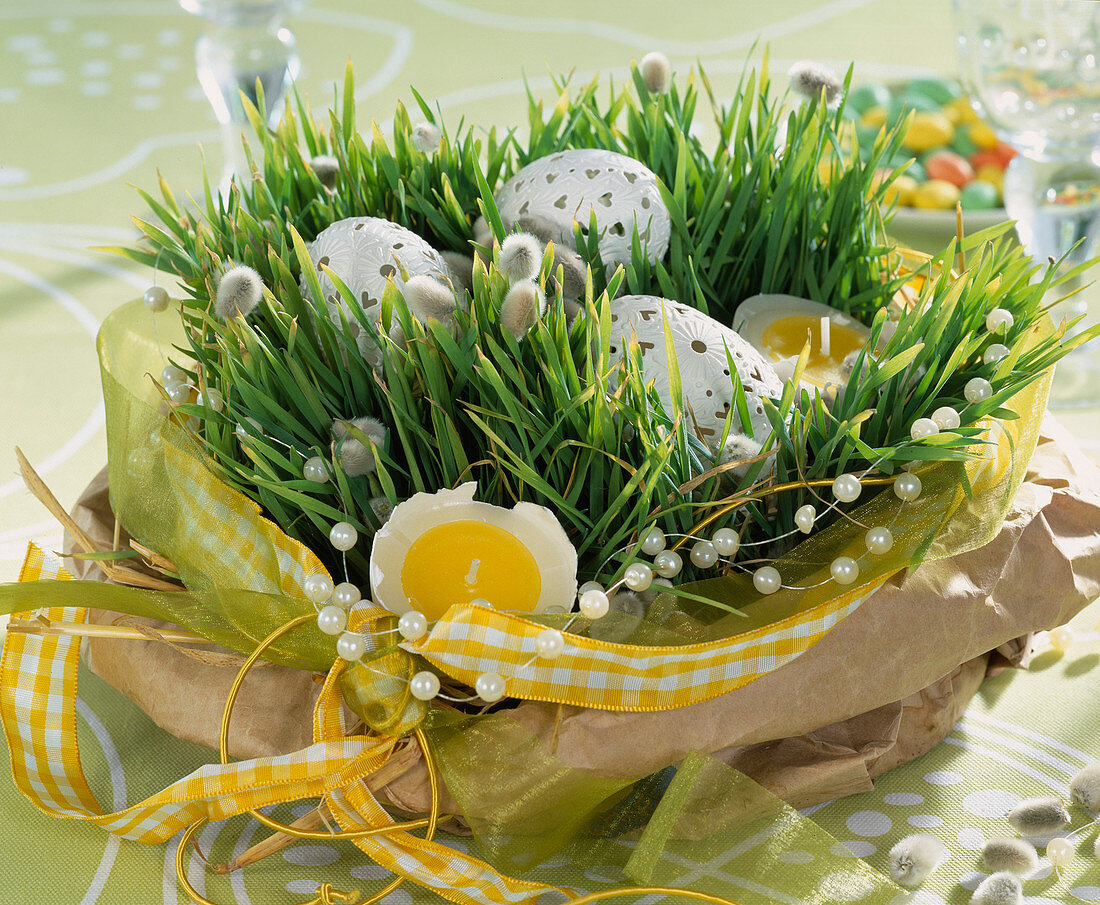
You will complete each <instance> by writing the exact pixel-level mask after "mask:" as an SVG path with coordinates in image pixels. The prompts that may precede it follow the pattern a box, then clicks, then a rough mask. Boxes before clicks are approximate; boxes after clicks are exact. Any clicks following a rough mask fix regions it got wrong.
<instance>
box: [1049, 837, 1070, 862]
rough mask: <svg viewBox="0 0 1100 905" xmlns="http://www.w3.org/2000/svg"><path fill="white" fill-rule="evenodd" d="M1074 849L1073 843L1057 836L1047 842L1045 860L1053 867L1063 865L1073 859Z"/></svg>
mask: <svg viewBox="0 0 1100 905" xmlns="http://www.w3.org/2000/svg"><path fill="white" fill-rule="evenodd" d="M1075 854H1076V851H1075V849H1074V847H1073V843H1072V842H1070V841H1069V840H1068V839H1063V838H1062V837H1061V836H1058V837H1056V838H1054V839H1051V840H1050V842H1048V843H1047V860H1048V861H1049V862H1050V863H1051V864H1052V865H1053V866H1054V867H1065V866H1066V865H1067V864H1069V863H1070V862H1072V861H1073V856H1074V855H1075Z"/></svg>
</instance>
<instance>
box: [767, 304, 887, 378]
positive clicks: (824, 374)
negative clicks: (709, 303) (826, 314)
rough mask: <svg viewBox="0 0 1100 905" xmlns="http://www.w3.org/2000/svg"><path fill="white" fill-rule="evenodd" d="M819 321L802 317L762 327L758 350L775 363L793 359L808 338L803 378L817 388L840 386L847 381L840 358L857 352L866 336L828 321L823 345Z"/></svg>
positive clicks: (781, 320)
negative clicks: (806, 359)
mask: <svg viewBox="0 0 1100 905" xmlns="http://www.w3.org/2000/svg"><path fill="white" fill-rule="evenodd" d="M822 320H823V318H820V317H816V316H810V315H805V314H791V315H788V316H786V317H779V318H777V319H776V320H774V321H772V322H771V323H770V324H769V325H768V326H767V327H765V328H764V330H763V333H762V334H761V345H762V347H763V349H762V350H763V351H764V352H766V353H767V354H768V355H770V356H771V357H772V358H773V359H774V360H776V361H778V360H779V359H781V358H790V357H797V356H798V355H799V354H800V353H801V352H802V348H803V346H805V345H806V340H807V339H809V341H810V357H809V360H808V361H807V363H806V371H805V373H804V374H803V379H804V380H808V381H809V382H811V383H814V384H817V385H819V386H825V385H827V384H830V383H833V384H837V383H844V382H846V381H847V378H846V377H845V376H844V374H843V371H842V365H843V363H844V359H845V358H846V357H847V356H848V355H849V354H851V353H852V352H855V351H856V350H858V349H861V348H862V347H863V345H864V344H865V343H866V341H867V340H866V337H864V336H862V335H861V334H859V333H857V332H856V331H855V330H853V329H851V328H850V327H846V326H843V325H841V324H838V323H836V321H833V320H830V321H829V327H828V344H827V346H826V345H825V344H824V343H823V335H822Z"/></svg>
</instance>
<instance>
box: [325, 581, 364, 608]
mask: <svg viewBox="0 0 1100 905" xmlns="http://www.w3.org/2000/svg"><path fill="white" fill-rule="evenodd" d="M362 599H363V592H362V591H360V590H359V588H357V587H356V586H355V585H353V584H352V583H351V582H350V581H342V582H340V584H338V585H337V586H336V587H335V588H333V590H332V602H333V603H335V604H336V605H337V606H339V607H343V608H344V609H345V610H346V609H347V608H348V607H352V606H355V604H357V603H358V602H359V601H360V600H362Z"/></svg>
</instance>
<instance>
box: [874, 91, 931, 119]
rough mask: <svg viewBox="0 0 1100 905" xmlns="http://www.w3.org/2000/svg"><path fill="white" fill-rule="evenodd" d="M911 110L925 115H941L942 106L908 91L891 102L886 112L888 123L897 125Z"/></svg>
mask: <svg viewBox="0 0 1100 905" xmlns="http://www.w3.org/2000/svg"><path fill="white" fill-rule="evenodd" d="M910 110H918V111H923V112H925V113H939V112H940V105H939V104H937V103H936V102H935V101H934V100H932V99H931V98H927V97H925V96H924V95H923V94H913V93H912V92H911V91H906V92H905V93H904V94H902V95H900V96H898V97H896V98H894V99H893V100H892V101H890V106H889V107H887V110H886V121H887V122H888V123H896V122H898V121H900V120H901V119H902V118H903V117H904V116H905V115H906V114H908V113H909V111H910Z"/></svg>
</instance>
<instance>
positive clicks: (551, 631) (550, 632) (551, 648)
mask: <svg viewBox="0 0 1100 905" xmlns="http://www.w3.org/2000/svg"><path fill="white" fill-rule="evenodd" d="M564 650H565V636H564V635H563V634H562V633H561V632H559V631H558V630H557V629H556V628H544V629H543V630H542V631H541V632H539V633H538V634H537V635H536V636H535V653H537V654H538V655H539V657H540V658H541V659H543V660H556V659H557V658H558V657H560V656H561V655H562V651H564Z"/></svg>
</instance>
